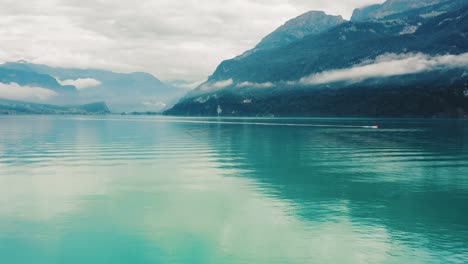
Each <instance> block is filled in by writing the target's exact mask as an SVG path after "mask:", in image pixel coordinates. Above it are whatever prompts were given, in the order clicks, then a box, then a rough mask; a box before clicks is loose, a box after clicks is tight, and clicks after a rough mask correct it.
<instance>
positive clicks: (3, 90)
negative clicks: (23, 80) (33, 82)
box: [0, 83, 58, 101]
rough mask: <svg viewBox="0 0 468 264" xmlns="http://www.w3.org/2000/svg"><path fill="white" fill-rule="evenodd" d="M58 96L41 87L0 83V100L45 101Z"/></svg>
mask: <svg viewBox="0 0 468 264" xmlns="http://www.w3.org/2000/svg"><path fill="white" fill-rule="evenodd" d="M57 95H58V94H57V93H56V92H54V91H52V90H49V89H45V88H42V87H34V86H21V85H19V84H17V83H10V84H5V83H0V98H2V99H10V100H19V101H46V100H48V99H50V98H52V97H55V96H57Z"/></svg>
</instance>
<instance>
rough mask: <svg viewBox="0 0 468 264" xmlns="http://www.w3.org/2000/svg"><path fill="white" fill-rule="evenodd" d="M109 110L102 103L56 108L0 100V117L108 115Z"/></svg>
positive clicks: (47, 105)
mask: <svg viewBox="0 0 468 264" xmlns="http://www.w3.org/2000/svg"><path fill="white" fill-rule="evenodd" d="M108 113H110V111H109V108H108V107H107V105H106V104H105V103H104V102H98V103H91V104H85V105H76V106H56V105H49V104H38V103H30V102H22V101H13V100H5V99H0V115H2V114H3V115H18V114H63V115H65V114H79V115H92V114H108Z"/></svg>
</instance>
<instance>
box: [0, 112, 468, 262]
mask: <svg viewBox="0 0 468 264" xmlns="http://www.w3.org/2000/svg"><path fill="white" fill-rule="evenodd" d="M186 121H190V122H186ZM204 121H207V119H178V118H177V119H176V118H164V117H120V116H109V117H67V116H54V117H48V116H34V117H29V116H23V117H0V263H5V264H23V263H24V264H32V263H34V264H42V263H44V264H55V263H67V264H75V263H76V264H78V263H80V264H82V263H87V264H88V263H91V264H93V263H99V264H103V263H112V264H119V263H132V264H135V263H137V264H138V263H203V264H205V263H467V262H468V122H466V121H428V120H383V121H382V120H380V121H378V122H379V123H380V124H381V126H382V129H368V128H360V127H301V126H268V125H266V124H262V125H258V124H257V125H256V124H252V123H259V122H260V123H268V122H270V123H271V122H273V123H288V124H294V123H300V124H313V125H316V124H325V125H340V126H341V125H351V126H353V125H357V126H361V125H374V124H375V123H376V121H375V120H365V119H361V120H360V119H354V120H353V119H292V120H287V119H267V120H258V119H239V120H236V119H223V120H219V119H209V120H208V121H210V122H211V123H207V122H204ZM218 121H222V122H224V123H217V122H218ZM226 122H227V123H226ZM238 123H244V124H238Z"/></svg>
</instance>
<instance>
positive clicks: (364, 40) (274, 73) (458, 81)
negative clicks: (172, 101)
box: [166, 0, 468, 116]
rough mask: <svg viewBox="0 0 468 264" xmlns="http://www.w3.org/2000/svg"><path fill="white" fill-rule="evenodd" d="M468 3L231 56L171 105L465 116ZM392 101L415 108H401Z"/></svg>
mask: <svg viewBox="0 0 468 264" xmlns="http://www.w3.org/2000/svg"><path fill="white" fill-rule="evenodd" d="M395 2H398V1H388V3H384V4H383V5H386V4H387V5H390V6H391V5H395ZM467 5H468V3H467V2H466V0H453V1H450V2H444V3H438V4H436V5H431V6H423V7H420V6H418V7H419V8H416V9H410V10H407V9H402V10H404V12H403V13H395V14H392V15H390V16H386V17H385V18H381V19H377V20H370V21H364V22H361V21H351V22H345V23H341V24H339V25H338V26H335V27H332V28H330V29H328V30H326V31H324V32H322V33H319V34H313V35H309V36H306V37H304V38H302V39H300V40H297V41H295V42H292V43H290V44H289V45H286V46H283V47H278V48H275V49H269V50H260V51H257V52H255V53H252V54H248V55H247V56H244V57H242V58H236V59H233V60H228V61H224V62H222V63H221V64H220V66H219V67H218V68H217V69H216V71H215V72H214V74H213V75H212V76H211V77H210V78H209V80H208V81H207V82H206V83H205V84H203V85H201V86H200V87H198V88H197V89H195V90H193V91H192V92H191V93H189V94H188V95H187V96H186V97H184V98H183V99H182V100H181V101H180V102H179V103H178V104H176V105H175V106H174V107H173V108H172V109H170V110H169V111H167V112H166V113H167V114H173V115H218V114H219V115H276V116H278V115H279V116H284V115H300V116H304V115H306V116H317V115H320V116H323V115H339V116H346V115H349V116H376V115H377V116H437V115H444V113H445V114H447V113H450V115H452V116H460V115H461V116H463V115H465V114H464V113H466V112H468V88H467V87H466V83H467V82H468V67H467V66H468V7H467ZM434 76H437V78H435V77H434ZM428 80H430V81H428ZM405 89H406V90H405ZM402 95H405V96H402ZM418 98H424V100H420V99H418ZM351 99H352V100H351ZM355 100H357V101H355ZM387 102H393V103H395V104H396V103H398V105H402V104H403V105H407V106H408V107H401V106H400V107H398V108H396V109H394V108H393V106H392V104H389V103H387ZM410 106H411V107H410ZM220 109H221V111H219V110H220ZM454 109H455V110H454ZM400 110H401V111H400Z"/></svg>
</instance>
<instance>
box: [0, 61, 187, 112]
mask: <svg viewBox="0 0 468 264" xmlns="http://www.w3.org/2000/svg"><path fill="white" fill-rule="evenodd" d="M12 73H13V75H14V76H13V75H12ZM0 82H2V83H12V82H13V83H18V84H20V85H33V84H35V85H37V86H39V87H43V88H47V89H51V90H53V91H57V92H58V93H59V94H63V93H64V91H65V90H69V92H68V94H71V93H73V94H74V95H73V96H67V97H66V100H65V99H64V97H60V98H55V100H52V101H50V103H54V104H60V103H62V104H63V103H65V104H70V103H73V104H85V103H87V102H94V101H105V102H106V103H107V104H108V105H109V107H110V108H111V109H112V111H116V112H125V111H160V110H162V109H164V108H166V107H168V106H170V105H171V103H172V102H173V101H174V100H175V99H176V98H179V97H180V96H182V95H183V93H184V92H185V90H184V89H180V88H177V87H175V86H172V85H168V84H165V83H164V82H162V81H160V80H159V79H157V78H156V77H154V76H153V75H151V74H148V73H144V72H134V73H116V72H112V71H106V70H99V69H70V68H57V67H50V66H47V65H41V64H32V63H28V62H25V61H20V62H9V63H5V64H3V65H0ZM65 83H66V84H70V85H65ZM80 85H81V86H80ZM44 103H49V102H47V101H46V102H44Z"/></svg>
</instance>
